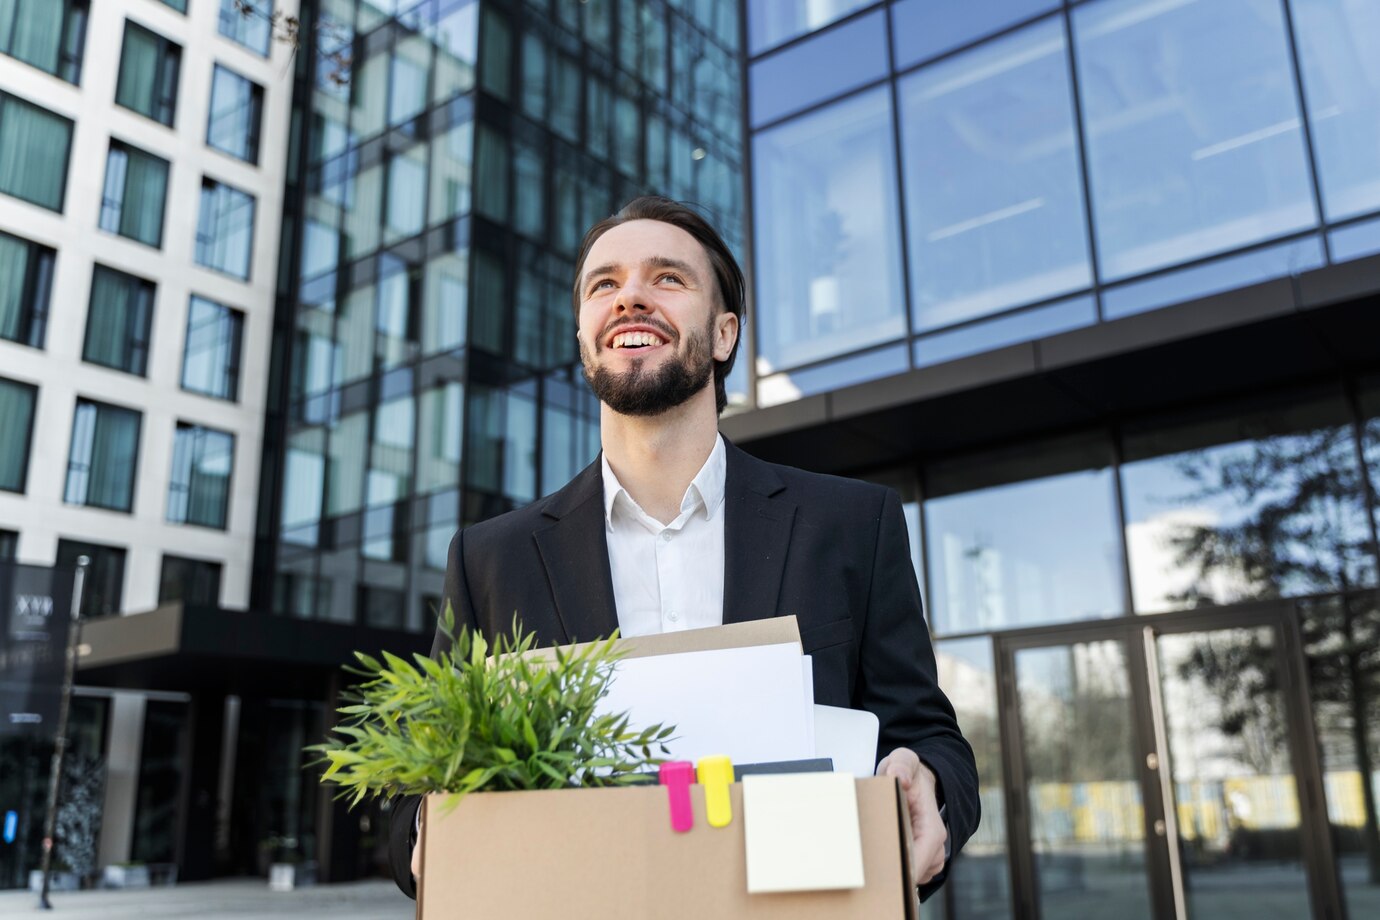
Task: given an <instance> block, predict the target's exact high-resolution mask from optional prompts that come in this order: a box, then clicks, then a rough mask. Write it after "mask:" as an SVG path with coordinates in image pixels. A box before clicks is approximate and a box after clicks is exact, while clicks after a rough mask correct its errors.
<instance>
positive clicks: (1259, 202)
mask: <svg viewBox="0 0 1380 920" xmlns="http://www.w3.org/2000/svg"><path fill="white" fill-rule="evenodd" d="M1073 17H1074V19H1073V21H1074V34H1075V41H1076V42H1077V44H1078V48H1077V60H1078V76H1079V80H1080V83H1081V87H1082V101H1083V115H1084V118H1085V119H1086V137H1087V149H1088V169H1089V173H1090V176H1091V181H1092V196H1093V211H1094V217H1095V226H1096V229H1097V241H1098V252H1099V255H1100V258H1101V268H1102V275H1103V278H1104V280H1116V279H1118V278H1125V277H1127V276H1130V275H1136V274H1140V273H1142V272H1147V271H1152V270H1154V269H1157V268H1162V267H1164V266H1167V265H1173V264H1175V263H1177V262H1186V261H1189V260H1192V259H1195V258H1201V257H1202V256H1206V255H1211V254H1212V253H1214V252H1222V251H1225V250H1229V249H1235V248H1237V247H1240V246H1246V245H1249V244H1251V243H1254V242H1258V241H1260V240H1266V239H1269V238H1271V237H1273V236H1279V235H1282V234H1285V233H1289V232H1292V231H1296V230H1300V229H1303V228H1306V227H1309V226H1312V225H1313V224H1314V223H1315V221H1316V210H1315V204H1314V201H1313V195H1312V191H1311V188H1310V182H1309V177H1308V164H1307V159H1306V156H1305V149H1304V141H1303V130H1302V123H1301V121H1300V118H1299V111H1298V97H1297V93H1296V90H1295V83H1294V75H1293V72H1292V68H1291V66H1290V61H1289V46H1288V41H1287V38H1286V34H1285V28H1284V14H1283V7H1282V5H1281V4H1280V2H1279V0H1213V2H1211V3H1203V2H1191V3H1184V2H1168V3H1161V2H1157V3H1146V2H1141V0H1104V2H1099V3H1085V4H1083V5H1081V6H1078V7H1076V8H1075V9H1074V10H1073Z"/></svg>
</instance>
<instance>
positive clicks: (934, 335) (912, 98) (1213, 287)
mask: <svg viewBox="0 0 1380 920" xmlns="http://www.w3.org/2000/svg"><path fill="white" fill-rule="evenodd" d="M745 6H746V14H747V26H748V36H749V42H748V48H747V58H748V83H749V93H748V99H747V102H748V108H749V111H748V123H749V125H750V126H751V139H750V140H751V144H752V166H751V177H750V179H751V189H752V192H751V194H752V201H753V213H754V214H755V215H758V218H757V219H756V220H755V221H754V226H753V236H754V272H753V282H754V287H755V297H754V308H755V315H754V317H753V326H754V331H755V334H754V335H753V336H751V337H750V339H749V344H750V345H751V346H752V351H751V356H752V358H753V359H754V362H755V367H756V371H757V374H756V378H755V382H754V388H753V392H752V393H751V394H749V395H750V397H751V398H750V400H749V404H750V405H755V406H771V405H776V404H779V403H781V402H786V401H790V400H792V399H797V398H800V397H801V396H806V395H809V394H811V393H814V392H822V391H826V390H830V389H836V388H839V387H843V386H848V385H850V384H856V383H861V382H863V381H867V380H871V379H875V378H877V377H880V376H886V375H890V374H896V373H902V372H905V371H908V370H911V369H913V368H919V367H927V366H931V365H936V364H940V363H943V362H946V361H951V360H954V359H956V358H961V357H964V356H967V355H972V354H976V353H979V352H983V351H988V350H991V349H995V348H1000V347H1003V346H1006V345H1013V344H1017V343H1020V342H1026V341H1030V340H1032V339H1036V338H1041V337H1044V336H1049V335H1053V334H1056V333H1059V332H1066V331H1069V330H1071V329H1076V328H1079V327H1084V326H1092V325H1096V324H1097V323H1099V322H1103V321H1107V320H1113V319H1118V318H1120V317H1124V316H1128V315H1130V314H1133V313H1138V312H1143V311H1146V310H1152V309H1156V308H1159V307H1163V306H1167V305H1170V304H1174V303H1180V302H1183V301H1187V300H1193V299H1196V298H1199V297H1204V296H1207V295H1210V294H1215V293H1219V292H1222V291H1226V290H1231V289H1234V288H1239V287H1244V286H1248V285H1251V284H1255V283H1257V282H1261V281H1266V280H1270V279H1275V278H1283V277H1288V276H1291V275H1297V274H1300V273H1302V272H1305V271H1309V270H1311V269H1315V268H1321V267H1324V266H1326V265H1328V264H1330V263H1337V262H1342V261H1347V260H1350V259H1355V258H1360V257H1362V256H1364V255H1367V254H1371V253H1374V252H1377V251H1380V234H1378V233H1377V232H1376V231H1375V230H1374V226H1380V223H1377V222H1375V221H1374V220H1372V221H1371V222H1366V221H1365V220H1364V218H1366V217H1367V216H1371V217H1372V218H1374V217H1376V216H1380V214H1378V213H1377V212H1380V159H1378V158H1377V157H1375V156H1374V155H1373V154H1374V150H1375V147H1376V143H1377V137H1380V135H1377V134H1376V130H1377V129H1376V125H1377V124H1380V115H1378V114H1377V113H1380V71H1377V69H1376V66H1375V64H1374V61H1375V60H1377V59H1380V44H1377V43H1380V37H1377V36H1380V20H1377V18H1376V17H1377V16H1380V11H1377V10H1376V9H1375V5H1374V4H1372V3H1367V2H1364V0H1290V2H1288V3H1284V2H1280V0H1222V2H1220V3H1197V2H1187V3H1179V2H1167V3H1154V2H1149V0H1080V2H1065V0H1001V2H985V3H970V2H962V0H892V2H885V3H882V2H872V3H866V2H837V3H835V2H805V0H800V2H781V3H776V2H766V0H761V2H756V0H751V2H747V3H746V5H745ZM1338 221H1342V222H1345V223H1343V224H1342V225H1341V226H1339V227H1336V228H1333V223H1334V222H1338ZM893 343H894V344H895V345H897V346H900V348H899V350H898V351H897V352H896V353H895V354H897V355H901V356H903V357H904V360H903V361H902V362H901V363H899V364H895V363H893V362H894V360H895V359H894V357H893V352H892V351H890V350H889V349H890V348H891V346H892V344H893Z"/></svg>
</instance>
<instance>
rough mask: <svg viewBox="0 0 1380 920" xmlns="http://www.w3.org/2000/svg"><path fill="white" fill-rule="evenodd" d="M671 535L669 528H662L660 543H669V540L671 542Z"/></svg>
mask: <svg viewBox="0 0 1380 920" xmlns="http://www.w3.org/2000/svg"><path fill="white" fill-rule="evenodd" d="M671 536H672V534H671V531H669V530H663V531H662V532H661V542H662V543H670V542H671Z"/></svg>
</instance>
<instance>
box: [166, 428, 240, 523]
mask: <svg viewBox="0 0 1380 920" xmlns="http://www.w3.org/2000/svg"><path fill="white" fill-rule="evenodd" d="M234 463H235V438H234V436H233V435H230V434H227V433H226V432H223V431H216V430H215V429H212V428H205V427H202V426H201V425H192V424H189V423H187V422H178V423H177V433H176V436H175V439H174V441H173V460H172V477H171V479H170V480H169V482H168V520H169V521H172V522H173V523H175V524H196V525H199V526H201V527H214V528H217V529H220V530H224V529H225V518H226V514H227V512H228V510H229V505H230V477H231V474H232V473H233V470H234Z"/></svg>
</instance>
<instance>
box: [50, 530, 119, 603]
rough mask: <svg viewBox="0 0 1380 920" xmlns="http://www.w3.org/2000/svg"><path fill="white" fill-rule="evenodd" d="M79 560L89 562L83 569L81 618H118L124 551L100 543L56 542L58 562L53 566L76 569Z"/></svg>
mask: <svg viewBox="0 0 1380 920" xmlns="http://www.w3.org/2000/svg"><path fill="white" fill-rule="evenodd" d="M82 556H85V557H86V558H87V559H88V560H90V565H89V566H88V567H87V569H86V582H85V583H84V584H83V585H82V592H81V615H82V616H83V617H113V616H117V615H118V614H119V613H120V605H121V599H122V598H123V596H124V590H125V551H124V550H123V549H120V548H119V547H116V546H102V545H101V544H99V543H83V542H80V541H77V540H58V545H57V560H56V561H55V562H54V563H53V564H54V565H56V566H58V567H61V568H72V569H75V568H76V567H77V560H78V559H79V558H81V557H82Z"/></svg>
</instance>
